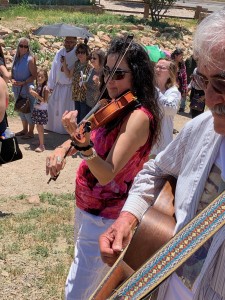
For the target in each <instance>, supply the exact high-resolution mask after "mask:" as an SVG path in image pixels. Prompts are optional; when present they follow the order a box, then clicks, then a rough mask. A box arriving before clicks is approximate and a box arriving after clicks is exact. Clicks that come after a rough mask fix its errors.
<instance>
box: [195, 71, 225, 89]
mask: <svg viewBox="0 0 225 300" xmlns="http://www.w3.org/2000/svg"><path fill="white" fill-rule="evenodd" d="M221 77H222V78H221ZM193 79H194V80H195V82H196V83H197V85H198V86H199V88H200V89H202V90H206V89H207V87H208V84H209V82H210V84H211V86H212V88H213V89H214V91H215V92H216V93H217V94H220V95H222V94H225V73H224V72H222V73H221V74H220V75H215V76H212V77H210V78H209V79H208V78H206V77H205V76H204V75H202V74H200V73H198V72H197V73H196V74H195V75H193Z"/></svg>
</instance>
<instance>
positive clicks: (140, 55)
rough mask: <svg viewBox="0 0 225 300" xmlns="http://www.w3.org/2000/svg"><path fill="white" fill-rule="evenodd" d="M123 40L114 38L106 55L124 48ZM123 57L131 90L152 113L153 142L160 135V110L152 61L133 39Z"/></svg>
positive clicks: (151, 129)
mask: <svg viewBox="0 0 225 300" xmlns="http://www.w3.org/2000/svg"><path fill="white" fill-rule="evenodd" d="M125 42H126V39H125V38H124V37H123V38H116V39H114V40H113V41H112V43H111V45H110V48H109V50H108V52H107V56H108V55H110V54H115V53H120V52H121V50H122V49H124V44H125ZM124 59H125V60H126V62H127V64H128V66H129V69H130V70H131V73H132V80H133V82H132V90H131V92H132V93H133V94H134V95H135V96H136V97H137V99H138V101H139V102H140V103H141V105H142V106H143V107H145V108H146V109H147V110H148V111H149V112H151V114H152V115H153V126H152V124H150V131H151V137H152V142H153V143H155V142H157V140H158V138H159V135H160V123H161V122H160V120H161V111H160V108H159V105H158V98H157V92H156V88H155V86H156V85H155V75H154V63H153V62H151V60H150V58H149V56H148V54H147V52H146V51H145V49H144V47H143V46H141V45H140V44H138V43H136V42H133V41H132V42H131V45H130V47H129V49H128V51H127V53H126V54H125V57H124ZM105 64H106V61H105Z"/></svg>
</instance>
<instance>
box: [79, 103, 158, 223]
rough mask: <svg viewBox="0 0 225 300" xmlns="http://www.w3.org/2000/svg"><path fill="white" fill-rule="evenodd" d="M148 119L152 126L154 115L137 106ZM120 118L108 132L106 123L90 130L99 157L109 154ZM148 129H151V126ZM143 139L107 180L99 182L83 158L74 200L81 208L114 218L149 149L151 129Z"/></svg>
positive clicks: (94, 213)
mask: <svg viewBox="0 0 225 300" xmlns="http://www.w3.org/2000/svg"><path fill="white" fill-rule="evenodd" d="M137 109H141V110H142V111H143V112H144V113H145V114H146V115H147V116H148V117H149V119H150V124H151V125H150V126H151V127H152V126H153V122H152V119H153V116H152V114H151V113H150V112H149V111H148V110H147V109H145V108H143V107H140V108H137ZM122 124H123V120H122V121H121V122H120V124H119V125H117V127H115V128H114V129H113V130H111V131H110V132H107V130H106V128H105V127H100V128H98V129H96V130H93V131H92V133H91V139H92V140H93V141H94V144H95V150H96V152H97V153H98V155H99V156H100V157H101V158H102V159H104V160H105V159H106V157H107V156H108V154H109V152H110V150H111V148H112V146H113V144H114V142H115V140H116V138H117V136H118V134H119V132H120V129H121V126H122ZM150 132H151V130H150ZM150 132H149V137H148V139H147V141H146V143H145V144H144V145H143V146H142V147H140V148H139V149H138V151H137V152H136V153H135V154H134V155H133V157H131V158H130V160H129V161H128V162H127V164H126V165H125V166H124V167H123V168H122V170H121V171H120V172H119V173H118V174H117V175H116V176H115V178H114V179H113V180H112V181H110V182H109V183H108V184H106V185H104V186H102V185H100V184H99V182H98V180H97V179H96V178H95V177H94V175H93V174H92V173H91V171H90V170H89V168H88V165H87V163H86V161H84V160H83V161H82V162H81V164H80V166H79V169H78V171H77V176H76V190H75V196H76V204H77V207H79V208H80V209H82V210H84V211H86V212H88V213H90V214H93V215H96V216H101V217H105V218H109V219H116V218H117V217H118V216H119V213H120V211H121V209H122V207H123V205H124V203H125V201H126V199H127V195H128V192H129V190H130V188H131V185H132V183H133V180H134V177H135V176H136V174H137V173H138V172H139V171H140V170H141V169H142V167H143V164H144V163H145V162H146V160H147V159H148V156H149V153H150V150H151V149H150V146H149V145H150V143H151V141H152V137H151V133H150Z"/></svg>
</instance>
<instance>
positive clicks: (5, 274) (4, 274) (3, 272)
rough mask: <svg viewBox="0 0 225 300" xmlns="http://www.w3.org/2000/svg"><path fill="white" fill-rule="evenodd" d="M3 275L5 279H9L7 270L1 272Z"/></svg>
mask: <svg viewBox="0 0 225 300" xmlns="http://www.w3.org/2000/svg"><path fill="white" fill-rule="evenodd" d="M1 274H2V276H4V277H9V273H8V272H6V271H5V270H3V271H2V272H1Z"/></svg>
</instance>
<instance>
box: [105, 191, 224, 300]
mask: <svg viewBox="0 0 225 300" xmlns="http://www.w3.org/2000/svg"><path fill="white" fill-rule="evenodd" d="M223 225H225V193H224V192H223V193H222V194H220V195H219V196H218V197H217V198H216V199H215V200H213V202H212V203H211V204H209V205H208V206H207V207H206V208H205V209H204V210H203V211H202V212H201V213H200V214H198V215H197V216H196V217H195V218H194V219H193V220H192V221H191V222H190V223H188V224H187V225H186V226H185V227H184V228H183V229H182V230H181V231H179V232H178V233H177V234H176V235H175V236H174V237H173V238H172V239H171V240H170V241H169V242H168V243H167V244H166V245H165V246H163V247H162V248H161V249H160V250H159V251H158V252H157V253H156V254H155V255H153V256H152V257H151V258H150V259H148V260H147V262H146V263H145V264H144V265H143V266H142V267H141V268H140V269H139V270H138V271H136V272H135V273H134V275H132V276H131V277H130V278H129V279H128V280H127V281H126V282H125V283H124V284H122V285H121V286H120V287H119V288H118V289H117V290H116V291H115V292H114V293H113V295H112V296H111V297H110V298H108V299H110V300H112V299H114V300H119V299H120V300H130V299H132V300H135V299H141V298H143V297H144V296H146V295H148V294H149V293H150V292H151V291H153V290H154V289H155V288H156V287H157V286H158V285H159V284H160V283H161V282H162V281H164V280H165V279H166V278H167V277H168V276H169V275H171V274H172V273H173V272H174V271H175V270H176V269H177V268H178V267H179V266H181V265H182V264H183V263H184V262H185V261H186V260H187V259H188V258H189V257H190V256H191V255H192V254H193V253H194V252H196V251H197V250H198V249H199V248H200V247H201V246H202V245H203V244H204V243H205V242H206V241H207V240H208V239H209V238H210V237H212V236H213V235H214V234H215V233H216V232H217V231H218V230H219V229H220V228H221V227H222V226H223Z"/></svg>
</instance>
